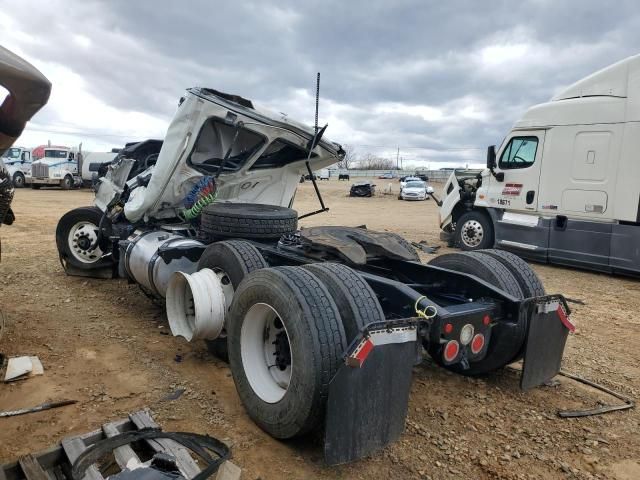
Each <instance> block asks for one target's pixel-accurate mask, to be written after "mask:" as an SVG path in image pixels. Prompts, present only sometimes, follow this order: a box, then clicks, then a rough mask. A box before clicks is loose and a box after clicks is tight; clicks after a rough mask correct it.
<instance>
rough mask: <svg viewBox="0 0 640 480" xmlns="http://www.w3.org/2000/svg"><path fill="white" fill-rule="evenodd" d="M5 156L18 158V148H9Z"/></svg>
mask: <svg viewBox="0 0 640 480" xmlns="http://www.w3.org/2000/svg"><path fill="white" fill-rule="evenodd" d="M5 157H6V158H20V149H19V148H10V149H9V150H7V153H6V155H5Z"/></svg>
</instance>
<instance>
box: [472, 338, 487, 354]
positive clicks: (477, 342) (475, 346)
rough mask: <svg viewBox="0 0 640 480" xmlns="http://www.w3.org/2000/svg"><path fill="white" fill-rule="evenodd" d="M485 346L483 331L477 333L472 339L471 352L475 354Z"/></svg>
mask: <svg viewBox="0 0 640 480" xmlns="http://www.w3.org/2000/svg"><path fill="white" fill-rule="evenodd" d="M483 347H484V335H483V334H481V333H478V334H476V336H475V337H473V340H472V341H471V353H473V354H474V355H476V354H478V353H480V351H481V350H482V348H483Z"/></svg>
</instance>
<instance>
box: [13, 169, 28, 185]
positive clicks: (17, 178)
mask: <svg viewBox="0 0 640 480" xmlns="http://www.w3.org/2000/svg"><path fill="white" fill-rule="evenodd" d="M25 183H26V181H25V179H24V175H23V174H22V172H16V173H14V174H13V186H14V187H15V188H24V186H25Z"/></svg>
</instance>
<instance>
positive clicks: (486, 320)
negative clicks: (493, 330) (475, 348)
mask: <svg viewBox="0 0 640 480" xmlns="http://www.w3.org/2000/svg"><path fill="white" fill-rule="evenodd" d="M482 323H484V324H485V325H487V326H488V325H489V324H490V323H491V317H489V315H485V316H484V317H483V318H482Z"/></svg>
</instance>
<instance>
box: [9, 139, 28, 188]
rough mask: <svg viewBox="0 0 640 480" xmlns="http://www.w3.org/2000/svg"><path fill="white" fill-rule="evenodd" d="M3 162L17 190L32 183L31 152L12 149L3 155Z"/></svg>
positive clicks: (18, 148) (24, 149)
mask: <svg viewBox="0 0 640 480" xmlns="http://www.w3.org/2000/svg"><path fill="white" fill-rule="evenodd" d="M2 162H3V163H4V165H5V168H6V169H7V172H8V173H9V178H11V181H12V182H13V186H14V187H16V188H23V187H24V186H25V185H26V184H27V183H28V182H30V181H31V150H29V149H27V148H23V147H12V148H9V149H7V151H6V152H4V154H3V155H2Z"/></svg>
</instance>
